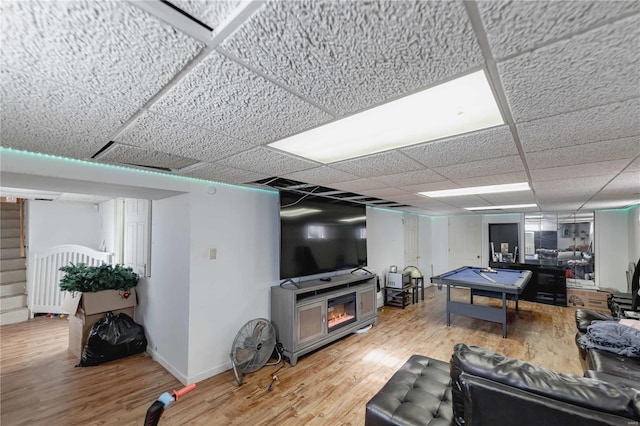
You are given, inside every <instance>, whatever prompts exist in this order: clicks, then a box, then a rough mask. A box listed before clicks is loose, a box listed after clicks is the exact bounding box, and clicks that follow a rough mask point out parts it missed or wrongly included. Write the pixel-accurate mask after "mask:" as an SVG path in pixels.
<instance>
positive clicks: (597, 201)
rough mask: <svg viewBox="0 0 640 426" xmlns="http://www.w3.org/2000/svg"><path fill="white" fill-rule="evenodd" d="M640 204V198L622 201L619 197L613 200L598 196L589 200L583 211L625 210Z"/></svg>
mask: <svg viewBox="0 0 640 426" xmlns="http://www.w3.org/2000/svg"><path fill="white" fill-rule="evenodd" d="M637 204H640V197H635V198H634V197H629V198H624V199H620V198H618V197H617V196H616V197H615V198H613V199H607V198H600V197H599V196H598V195H597V196H596V197H594V198H593V199H592V200H589V201H588V202H587V203H586V204H585V205H584V207H583V208H582V210H603V209H624V208H627V207H631V206H635V205H637Z"/></svg>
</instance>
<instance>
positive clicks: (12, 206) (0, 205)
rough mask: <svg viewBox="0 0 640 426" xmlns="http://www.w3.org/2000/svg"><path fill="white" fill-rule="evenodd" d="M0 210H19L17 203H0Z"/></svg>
mask: <svg viewBox="0 0 640 426" xmlns="http://www.w3.org/2000/svg"><path fill="white" fill-rule="evenodd" d="M0 211H20V206H19V205H18V203H6V202H2V203H0Z"/></svg>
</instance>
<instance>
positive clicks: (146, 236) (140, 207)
mask: <svg viewBox="0 0 640 426" xmlns="http://www.w3.org/2000/svg"><path fill="white" fill-rule="evenodd" d="M150 230H151V201H149V200H135V199H130V198H127V199H125V200H124V264H125V265H127V266H131V267H132V268H133V270H134V272H136V273H137V274H139V275H140V276H142V277H148V276H150V273H151V256H150V254H151V253H150V246H151V244H150V242H151V232H150Z"/></svg>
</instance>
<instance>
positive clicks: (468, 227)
mask: <svg viewBox="0 0 640 426" xmlns="http://www.w3.org/2000/svg"><path fill="white" fill-rule="evenodd" d="M481 262H482V217H481V216H451V217H449V270H453V269H456V268H460V267H462V266H482V265H481Z"/></svg>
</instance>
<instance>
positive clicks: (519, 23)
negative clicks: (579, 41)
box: [477, 0, 640, 58]
mask: <svg viewBox="0 0 640 426" xmlns="http://www.w3.org/2000/svg"><path fill="white" fill-rule="evenodd" d="M477 4H478V9H479V10H480V15H481V17H482V21H483V23H484V27H485V31H486V32H487V37H488V38H489V45H490V46H491V51H492V52H493V55H494V57H496V58H504V57H505V56H509V55H512V54H514V53H518V52H523V51H525V50H530V49H533V48H535V47H537V46H540V45H543V44H546V43H549V42H552V41H554V40H558V39H560V38H563V37H566V36H569V35H571V34H575V33H578V32H581V31H584V30H585V29H588V28H593V27H594V26H596V25H600V24H602V23H605V22H607V21H610V20H612V19H615V18H618V17H620V16H625V15H628V14H630V13H637V12H639V11H640V3H638V2H633V1H606V2H605V1H579V2H572V3H571V6H570V7H567V3H566V2H560V1H557V2H556V1H519V2H505V1H502V0H501V1H479V2H477Z"/></svg>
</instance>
